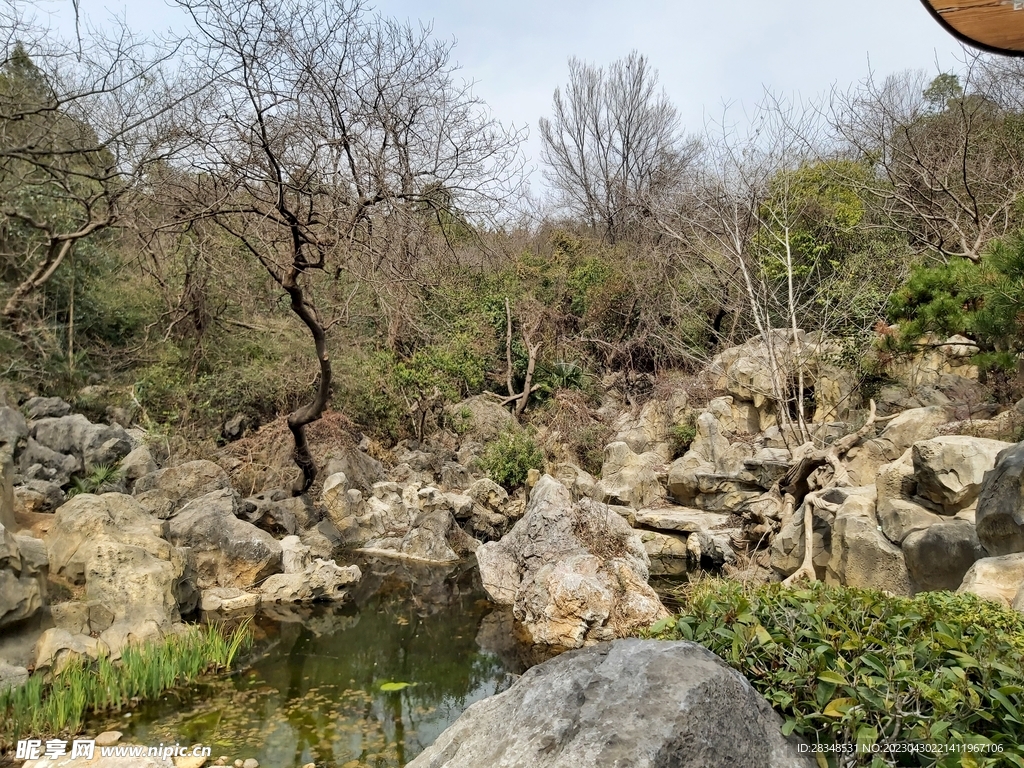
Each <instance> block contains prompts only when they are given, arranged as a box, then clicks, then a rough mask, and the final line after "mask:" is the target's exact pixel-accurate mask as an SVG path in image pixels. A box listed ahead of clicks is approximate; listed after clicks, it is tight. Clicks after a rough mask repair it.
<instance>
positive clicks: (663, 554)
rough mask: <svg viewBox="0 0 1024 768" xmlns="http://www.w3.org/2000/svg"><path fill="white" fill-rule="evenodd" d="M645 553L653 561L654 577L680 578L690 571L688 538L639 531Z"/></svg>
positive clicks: (652, 571)
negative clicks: (687, 547)
mask: <svg viewBox="0 0 1024 768" xmlns="http://www.w3.org/2000/svg"><path fill="white" fill-rule="evenodd" d="M639 534H640V541H641V542H643V545H644V551H646V552H647V556H648V557H649V558H650V560H651V575H652V576H679V575H681V574H684V573H686V571H687V570H688V566H689V563H688V557H687V552H686V536H685V535H683V536H679V535H673V534H670V533H659V532H658V531H639Z"/></svg>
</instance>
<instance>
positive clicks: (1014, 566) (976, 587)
mask: <svg viewBox="0 0 1024 768" xmlns="http://www.w3.org/2000/svg"><path fill="white" fill-rule="evenodd" d="M1022 585H1024V553H1022V552H1014V553H1013V554H1009V555H1000V556H998V557H985V558H982V559H981V560H978V561H977V562H975V563H974V565H972V566H971V567H970V569H969V570H968V571H967V573H966V574H965V575H964V580H963V582H962V583H961V584H960V588H959V589H957V592H972V593H974V594H975V595H977V596H978V597H983V598H985V599H986V600H992V601H994V602H997V603H1002V604H1003V605H1007V606H1009V605H1012V603H1013V601H1014V600H1015V598H1016V596H1017V593H1018V592H1019V591H1020V588H1021V586H1022Z"/></svg>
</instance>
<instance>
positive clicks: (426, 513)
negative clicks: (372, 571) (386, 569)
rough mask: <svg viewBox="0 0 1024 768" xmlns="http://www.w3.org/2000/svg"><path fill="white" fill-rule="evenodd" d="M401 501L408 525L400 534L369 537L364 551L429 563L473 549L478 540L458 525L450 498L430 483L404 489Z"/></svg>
mask: <svg viewBox="0 0 1024 768" xmlns="http://www.w3.org/2000/svg"><path fill="white" fill-rule="evenodd" d="M403 503H404V505H405V508H406V509H407V510H408V511H409V513H410V516H409V528H408V530H407V531H406V532H405V533H404V534H402V535H401V536H398V535H394V536H383V537H380V538H375V539H370V540H369V541H367V542H366V543H365V544H364V545H363V546H362V547H361V549H362V550H363V551H364V552H370V553H373V554H379V555H386V556H391V557H402V558H407V559H410V560H422V561H424V562H430V563H452V562H456V561H458V560H460V559H462V558H463V557H466V556H467V555H469V554H470V553H471V552H473V551H475V550H476V548H477V546H478V545H479V542H477V541H476V540H475V539H473V538H472V537H471V536H470V535H469V534H467V533H466V532H465V531H463V530H462V528H460V527H459V524H458V523H457V522H456V520H455V517H454V515H453V513H452V508H451V503H452V502H451V500H450V499H449V497H448V496H446V495H445V494H444V493H442V492H441V491H440V490H439V489H437V488H434V487H432V486H427V487H426V488H417V487H416V486H410V487H408V488H406V489H405V493H404V494H403Z"/></svg>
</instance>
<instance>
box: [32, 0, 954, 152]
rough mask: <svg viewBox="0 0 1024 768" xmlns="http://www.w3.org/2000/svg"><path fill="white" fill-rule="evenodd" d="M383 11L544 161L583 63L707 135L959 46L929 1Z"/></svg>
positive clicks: (118, 7) (415, 6) (555, 3)
mask: <svg viewBox="0 0 1024 768" xmlns="http://www.w3.org/2000/svg"><path fill="white" fill-rule="evenodd" d="M34 5H35V7H36V8H37V9H38V10H39V12H40V13H43V14H52V15H53V21H54V23H55V24H56V25H57V26H58V27H61V28H64V29H72V30H73V26H71V24H72V21H71V19H72V18H73V16H72V12H71V9H72V3H71V0H36V2H35V3H34ZM80 7H81V9H82V14H83V15H84V16H86V17H88V18H89V19H90V20H91V21H93V22H95V23H102V22H103V21H104V20H105V19H107V18H109V17H110V15H111V14H117V15H122V14H123V15H125V16H126V17H127V20H128V22H129V25H131V26H132V27H133V28H135V29H136V30H139V31H150V30H154V31H159V30H161V29H166V28H168V27H179V28H180V26H181V24H182V23H183V20H182V17H181V16H180V15H179V14H178V13H177V12H176V11H174V10H171V8H170V7H169V6H167V5H165V4H164V3H163V1H162V0H80ZM375 7H376V8H377V10H378V11H379V12H380V13H382V14H384V15H387V16H394V17H397V18H399V19H402V20H410V21H422V22H425V23H431V24H432V25H433V29H434V33H435V35H437V36H438V37H441V38H445V39H453V38H454V39H455V40H456V41H457V45H456V48H455V58H456V59H457V61H458V62H459V63H460V64H461V65H462V73H463V75H464V76H465V77H466V78H467V79H470V80H475V81H476V83H477V86H476V92H477V93H478V95H480V96H481V97H482V98H483V99H484V100H485V101H487V103H488V104H489V105H490V106H491V108H492V109H493V111H494V114H495V116H496V117H498V118H499V119H500V120H502V121H503V122H506V123H510V122H511V123H515V124H517V125H524V124H526V125H528V126H529V127H530V130H531V134H532V138H531V141H530V143H529V145H528V152H529V154H530V155H531V156H532V162H534V163H536V161H537V154H538V152H539V148H538V146H537V142H536V134H537V132H536V124H537V119H538V118H539V117H541V116H542V115H546V114H548V112H549V110H550V105H551V95H552V92H553V91H554V89H555V88H556V87H557V86H558V85H560V84H562V83H563V82H564V81H565V78H566V75H567V60H568V58H569V57H570V56H577V57H579V58H582V59H584V60H586V61H590V62H595V63H598V64H608V63H610V62H612V61H614V60H615V59H618V58H621V57H623V56H625V55H626V54H628V53H629V51H630V50H632V49H634V48H635V49H637V50H639V51H640V52H641V53H643V54H646V55H647V57H648V58H649V59H650V61H651V63H652V64H653V65H654V67H655V68H657V69H658V70H659V72H660V75H661V82H662V84H663V86H664V87H665V90H666V91H667V92H668V94H669V97H670V98H671V99H672V100H673V102H674V103H675V104H676V106H677V107H678V108H679V111H680V114H681V116H682V120H683V123H684V125H685V126H686V128H687V130H688V131H690V132H698V131H700V130H701V129H702V127H703V125H704V123H705V120H706V119H707V118H709V117H715V118H719V117H721V115H722V110H723V106H724V105H725V104H731V105H732V106H731V107H730V110H731V111H730V115H731V116H733V115H735V116H737V117H739V116H740V115H742V110H743V109H744V108H750V107H751V106H753V105H754V104H755V103H756V102H757V101H758V100H759V98H760V96H761V95H762V93H763V92H764V89H765V88H770V89H771V90H773V91H774V92H777V93H780V94H783V95H786V96H790V97H797V96H799V97H802V98H805V99H806V98H811V97H814V96H816V95H819V94H823V93H825V92H827V91H828V90H829V89H830V88H831V87H832V86H833V85H838V86H840V87H846V86H848V85H850V84H852V83H854V82H856V81H858V80H860V79H862V78H863V77H865V75H866V74H867V73H868V71H869V68H870V69H871V70H873V71H874V72H875V73H876V74H877V75H886V74H890V73H892V72H895V71H899V70H903V69H917V68H921V69H926V70H929V71H931V72H936V73H937V72H938V71H940V69H944V70H948V69H949V68H951V67H952V66H954V65H955V57H956V56H957V54H958V52H959V50H960V49H959V44H958V43H956V41H955V40H953V38H951V37H950V36H948V35H947V34H946V33H945V32H944V31H943V30H942V29H941V28H940V27H939V25H938V24H937V23H936V22H935V21H933V20H932V18H931V17H930V16H929V15H928V13H927V11H926V10H925V9H924V8H923V6H922V5H921V2H920V0H858V2H857V3H851V2H849V0H675V1H674V2H671V1H670V0H631V1H629V2H622V1H621V0H619V1H618V2H611V0H588V1H586V2H584V1H582V0H511V2H509V1H508V0H505V1H504V2H495V1H494V0H433V1H432V2H424V1H422V0H421V1H420V2H415V1H414V0H377V2H376V3H375Z"/></svg>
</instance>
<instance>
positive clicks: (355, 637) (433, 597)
mask: <svg viewBox="0 0 1024 768" xmlns="http://www.w3.org/2000/svg"><path fill="white" fill-rule="evenodd" d="M360 565H361V567H362V568H363V573H364V576H363V579H362V581H361V582H360V583H359V585H358V586H357V588H356V589H355V590H354V592H353V600H352V602H350V603H348V604H346V605H344V606H340V607H334V606H330V607H317V608H307V609H300V610H288V609H274V610H270V611H262V612H261V613H259V614H258V615H257V616H256V618H255V621H254V627H255V630H256V638H257V639H256V644H255V646H254V648H253V653H252V654H251V658H250V660H249V662H248V664H247V665H245V666H244V667H243V668H242V669H241V670H240V671H239V672H237V673H236V674H234V675H232V676H231V677H227V678H223V679H220V680H217V681H214V682H210V683H205V684H202V685H198V686H195V687H193V688H190V689H188V690H178V691H175V692H172V693H170V694H168V695H166V696H164V697H163V698H162V699H161V700H159V701H157V702H153V703H151V704H148V705H144V706H141V707H139V708H138V709H136V710H135V711H134V712H133V713H132V715H131V717H129V718H122V719H120V720H116V721H112V720H104V721H102V722H97V723H94V724H92V725H91V727H90V728H89V729H88V730H90V731H91V730H93V729H94V728H95V729H97V730H100V729H106V728H116V729H117V730H120V731H122V732H123V733H124V735H125V740H126V741H131V742H133V743H137V744H145V745H157V744H161V743H163V744H174V743H178V744H183V745H187V744H196V743H202V744H208V745H211V746H212V747H213V758H214V759H216V758H217V757H218V756H220V755H227V756H229V757H230V758H231V760H232V761H233V760H234V759H236V758H242V759H245V758H249V757H255V758H256V759H257V760H259V762H260V765H261V766H265V767H266V768H271V767H273V768H291V767H293V766H294V767H295V768H298V767H299V766H303V765H306V764H307V763H310V762H313V763H316V765H317V766H318V768H319V767H320V766H331V767H332V768H333V767H335V766H337V767H340V768H356V767H357V766H372V767H373V768H391V766H402V765H405V764H406V763H407V762H409V761H410V760H412V759H413V758H414V757H415V756H416V755H418V754H419V753H420V752H422V751H423V749H424V748H425V747H427V746H428V745H430V744H431V743H432V742H433V741H434V739H435V738H437V736H438V735H439V734H440V733H441V731H443V730H444V729H445V728H446V727H447V726H448V725H450V724H451V723H452V722H454V721H455V719H456V718H457V717H458V716H459V715H460V714H461V713H462V712H463V710H465V708H466V707H468V706H469V705H470V704H472V703H473V702H474V701H477V700H479V699H482V698H485V697H487V696H490V695H492V694H494V693H498V692H500V691H503V690H505V689H507V688H508V687H509V685H511V683H512V681H513V680H514V679H515V677H516V676H517V674H519V673H521V672H522V671H524V669H525V668H526V666H527V663H528V662H527V660H526V657H525V652H524V651H523V649H522V648H521V647H520V646H519V645H518V644H517V643H516V641H515V640H514V639H513V626H512V621H511V617H510V616H509V615H508V614H507V613H506V612H503V611H500V610H498V609H496V608H495V607H494V606H493V604H491V603H490V602H488V601H487V600H486V597H485V594H484V592H483V590H482V589H481V587H480V585H479V574H478V571H477V570H476V569H475V568H467V567H459V568H456V569H452V570H448V569H438V568H423V567H415V568H414V567H410V566H409V565H407V564H402V563H387V562H371V563H361V564H360ZM382 686H383V689H382ZM395 689H398V690H395Z"/></svg>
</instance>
